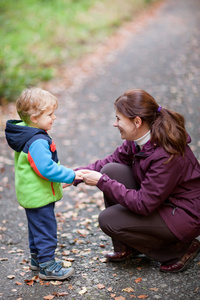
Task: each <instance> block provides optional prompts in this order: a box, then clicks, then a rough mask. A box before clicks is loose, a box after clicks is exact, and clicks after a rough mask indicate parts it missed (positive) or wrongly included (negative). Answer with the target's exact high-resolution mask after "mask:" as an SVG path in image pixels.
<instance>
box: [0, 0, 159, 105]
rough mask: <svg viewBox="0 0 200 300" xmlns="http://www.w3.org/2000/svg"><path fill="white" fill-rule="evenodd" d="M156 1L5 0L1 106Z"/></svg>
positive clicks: (0, 21) (0, 14) (0, 30)
mask: <svg viewBox="0 0 200 300" xmlns="http://www.w3.org/2000/svg"><path fill="white" fill-rule="evenodd" d="M152 2H156V0H115V1H109V0H17V1H16V0H15V1H14V0H1V1H0V36H1V48H0V74H1V75H0V105H1V104H4V103H6V102H9V101H14V100H15V97H17V96H18V94H19V93H20V92H21V90H22V89H23V88H25V87H27V86H29V85H37V84H38V83H39V82H41V81H48V80H50V79H52V78H53V77H55V76H56V70H57V69H58V67H59V65H62V64H63V63H65V64H67V63H69V64H70V62H72V61H74V60H77V59H79V58H80V57H82V56H83V55H84V54H88V53H91V52H93V51H94V50H95V49H96V48H97V47H98V45H99V44H101V43H104V42H105V40H106V38H109V36H110V35H112V34H113V33H114V32H115V31H116V30H117V29H118V28H119V27H120V26H121V25H122V24H123V23H124V22H127V21H130V20H132V19H134V18H135V17H136V16H137V15H138V13H140V12H141V11H142V10H144V9H145V8H147V7H148V6H149V5H150V3H152Z"/></svg>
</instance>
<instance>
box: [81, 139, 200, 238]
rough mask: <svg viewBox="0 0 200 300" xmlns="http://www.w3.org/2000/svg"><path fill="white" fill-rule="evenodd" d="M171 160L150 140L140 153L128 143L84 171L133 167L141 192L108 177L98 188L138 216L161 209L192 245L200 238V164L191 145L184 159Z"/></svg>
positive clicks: (179, 236) (177, 157)
mask: <svg viewBox="0 0 200 300" xmlns="http://www.w3.org/2000/svg"><path fill="white" fill-rule="evenodd" d="M190 141H191V139H190V137H189V136H188V143H189V142H190ZM169 157H170V155H169V154H168V153H167V152H166V151H165V150H164V149H163V148H162V147H158V146H157V145H156V144H153V143H151V142H150V141H149V142H147V143H146V144H145V145H144V147H143V149H142V151H139V152H137V149H136V147H135V143H134V142H130V141H124V143H123V144H122V145H121V146H120V147H118V148H117V149H116V150H115V152H114V153H113V154H112V155H109V156H107V157H106V158H104V159H102V160H98V161H96V162H95V163H93V164H90V165H88V166H87V167H84V168H85V169H90V170H96V171H100V170H101V168H102V167H103V166H104V165H105V164H107V163H109V162H117V163H121V164H125V165H129V166H132V171H133V175H134V177H135V178H136V180H137V181H138V183H139V184H140V189H139V190H138V191H136V190H133V189H127V188H126V187H125V186H124V185H123V184H121V183H119V182H117V181H116V180H112V179H110V178H109V177H108V176H107V175H105V174H103V175H102V177H101V178H100V179H99V181H98V184H97V187H98V188H99V189H100V190H101V191H102V192H104V193H106V194H107V195H108V196H109V197H110V198H112V199H115V200H116V201H117V202H118V203H120V204H121V205H123V206H125V207H127V208H128V209H130V210H131V211H133V212H135V213H137V214H140V215H143V216H145V215H146V216H147V215H149V214H151V213H152V212H153V211H155V210H156V209H157V210H158V212H159V213H160V215H161V217H162V218H163V220H164V221H165V223H166V224H167V226H168V228H169V229H170V230H171V231H172V232H173V234H174V235H175V236H176V237H177V238H178V239H180V240H181V241H183V242H189V241H191V240H192V239H194V238H195V237H197V236H198V235H200V164H199V162H198V161H197V159H196V158H195V156H194V154H193V152H192V151H191V149H190V147H189V146H188V145H187V146H186V152H185V155H184V157H183V156H181V155H177V156H175V157H174V158H173V159H172V160H171V161H170V162H168V163H165V162H166V161H167V160H168V159H169ZM79 169H80V168H79Z"/></svg>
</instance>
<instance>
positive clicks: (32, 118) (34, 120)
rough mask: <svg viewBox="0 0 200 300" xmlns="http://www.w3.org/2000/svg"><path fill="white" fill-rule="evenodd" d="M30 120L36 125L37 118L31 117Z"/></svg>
mask: <svg viewBox="0 0 200 300" xmlns="http://www.w3.org/2000/svg"><path fill="white" fill-rule="evenodd" d="M30 120H31V122H32V123H34V124H37V117H36V116H33V115H31V117H30Z"/></svg>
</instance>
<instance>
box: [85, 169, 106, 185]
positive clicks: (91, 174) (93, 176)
mask: <svg viewBox="0 0 200 300" xmlns="http://www.w3.org/2000/svg"><path fill="white" fill-rule="evenodd" d="M81 173H82V179H83V181H84V182H85V184H87V185H97V183H98V181H99V179H100V178H101V176H102V174H101V173H99V172H97V171H90V170H81Z"/></svg>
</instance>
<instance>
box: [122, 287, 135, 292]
mask: <svg viewBox="0 0 200 300" xmlns="http://www.w3.org/2000/svg"><path fill="white" fill-rule="evenodd" d="M122 292H127V293H131V292H134V289H132V288H131V287H127V288H125V289H123V290H122Z"/></svg>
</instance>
